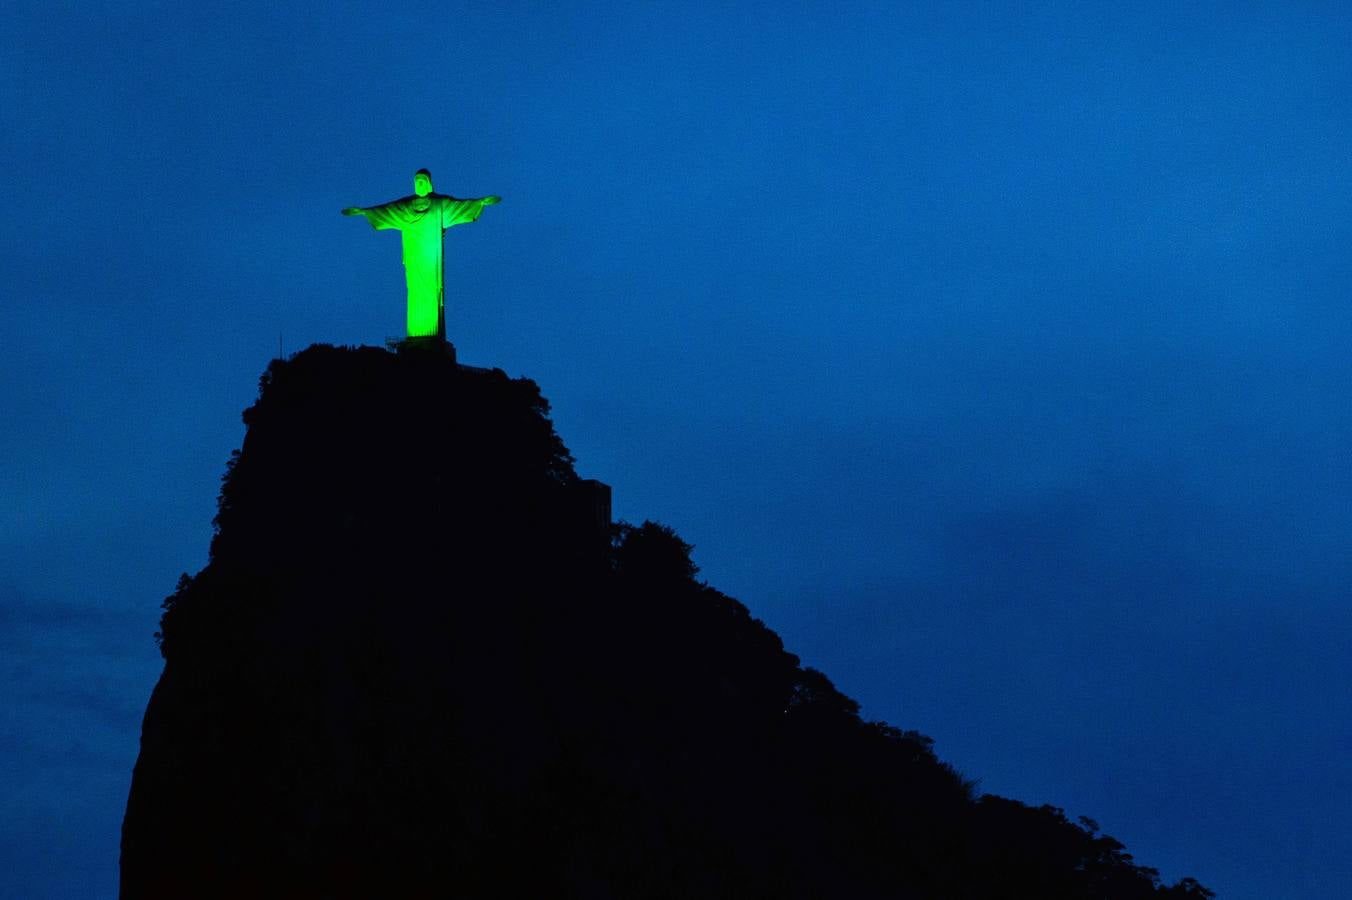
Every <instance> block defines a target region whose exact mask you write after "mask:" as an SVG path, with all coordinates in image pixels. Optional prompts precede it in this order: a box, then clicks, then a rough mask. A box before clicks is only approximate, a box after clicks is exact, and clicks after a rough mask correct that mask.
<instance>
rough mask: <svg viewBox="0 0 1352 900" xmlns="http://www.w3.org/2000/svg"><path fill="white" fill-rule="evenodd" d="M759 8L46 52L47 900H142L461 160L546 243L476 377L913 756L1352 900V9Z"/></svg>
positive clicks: (20, 784) (521, 227)
mask: <svg viewBox="0 0 1352 900" xmlns="http://www.w3.org/2000/svg"><path fill="white" fill-rule="evenodd" d="M718 5H719V6H725V7H726V8H725V10H724V11H722V12H718V13H710V12H708V11H707V9H706V8H705V7H704V6H703V5H701V4H665V3H661V4H648V3H632V2H618V3H614V4H578V5H576V6H574V5H571V4H563V5H556V4H544V3H539V4H525V5H520V6H512V5H509V4H495V5H494V9H493V10H492V11H489V10H487V9H485V8H477V7H471V8H461V7H460V5H459V4H454V3H446V2H439V3H432V4H425V5H412V6H407V7H400V6H399V4H395V3H390V2H382V3H372V2H348V3H334V4H328V5H325V7H320V6H314V7H311V6H309V5H303V6H297V7H295V8H293V9H285V8H282V7H281V6H279V4H277V3H275V2H267V3H253V2H249V3H242V4H240V3H237V4H224V5H220V6H219V7H217V6H216V5H207V6H209V7H212V8H200V9H189V8H187V7H186V6H181V5H179V4H169V3H143V4H135V3H95V2H89V0H85V2H80V3H68V4H67V3H52V2H42V3H36V2H29V0H19V2H18V3H17V5H16V4H12V3H11V4H9V5H7V6H6V12H5V16H4V18H5V25H4V27H3V34H2V35H0V173H3V175H0V184H2V185H3V188H4V190H3V196H4V198H5V206H6V215H4V216H3V219H0V292H3V302H0V348H3V352H0V367H3V370H2V371H0V413H2V414H3V416H2V418H0V422H2V423H3V426H2V427H0V498H3V502H2V503H0V784H3V785H4V788H3V790H0V820H3V821H4V822H5V827H4V828H3V829H0V895H4V896H10V897H25V898H32V900H53V898H63V900H65V898H85V897H94V896H110V895H111V894H113V893H114V891H115V889H116V876H117V842H118V837H119V835H118V829H119V826H120V822H121V817H122V813H123V806H124V804H125V801H126V792H127V788H128V785H129V782H130V775H131V767H132V763H133V761H134V759H135V755H136V752H137V741H138V737H139V727H140V715H141V712H142V711H143V710H144V706H145V702H146V700H147V699H148V697H149V692H150V689H151V686H152V685H153V683H154V680H155V678H156V677H157V676H158V673H159V669H160V659H159V656H158V653H157V651H156V648H155V645H154V642H153V640H152V639H151V634H152V632H153V631H154V630H155V625H156V620H157V617H158V613H159V610H158V606H159V602H160V600H161V599H162V598H163V597H164V596H165V595H166V594H167V593H168V592H169V591H171V590H172V589H173V586H174V583H175V581H176V579H177V577H178V575H179V573H180V572H183V571H196V570H197V569H198V568H200V567H201V566H202V565H203V564H204V563H205V561H206V549H207V542H208V540H209V538H210V534H211V529H210V519H211V516H212V514H213V512H214V504H215V496H216V491H217V488H218V484H219V478H220V476H221V474H222V473H223V471H224V465H225V462H226V460H227V458H228V457H229V454H230V451H231V449H233V448H235V447H237V446H238V445H239V443H240V440H241V438H242V435H243V426H242V424H241V422H240V418H239V414H240V411H241V410H242V409H243V408H244V407H245V406H247V405H248V404H249V403H251V402H252V399H253V397H254V395H255V391H256V386H257V379H258V376H259V374H260V373H261V372H262V370H263V369H264V368H265V366H266V365H267V362H268V360H269V359H270V358H271V357H273V356H274V355H276V353H277V350H278V344H279V337H280V341H281V342H282V344H283V346H284V347H285V349H286V351H287V352H294V351H296V350H298V349H300V348H302V347H304V346H306V345H307V344H309V343H312V342H316V341H323V342H330V343H338V344H361V343H368V344H369V343H379V342H381V341H382V340H383V338H384V337H385V336H387V335H396V334H399V333H400V330H401V329H402V326H403V275H402V271H401V269H400V265H399V241H398V238H397V236H395V235H393V234H392V233H380V234H376V233H373V232H372V231H371V230H370V228H369V227H367V226H366V225H365V224H364V223H363V222H361V221H359V220H351V219H345V218H343V217H341V216H340V215H339V214H338V211H339V209H340V208H342V207H344V206H349V205H356V204H360V205H370V204H374V203H377V202H381V201H384V200H388V199H392V198H394V197H397V196H401V195H403V194H407V193H409V192H410V191H411V188H412V181H411V177H412V173H413V170H414V169H416V168H418V167H419V166H427V167H428V168H430V169H431V170H432V172H433V174H434V176H435V180H436V187H437V189H438V190H439V191H442V192H445V193H451V194H456V195H459V196H480V195H483V194H487V193H497V194H501V195H502V196H503V198H504V200H503V203H502V204H501V205H500V206H497V207H494V208H491V209H489V210H487V211H486V212H485V213H484V216H483V218H482V219H480V221H479V222H478V223H476V224H474V225H471V226H468V227H464V228H457V229H455V230H454V231H452V232H450V233H449V234H448V235H447V270H448V279H450V282H451V283H450V284H449V285H448V292H447V298H448V327H449V331H450V335H451V338H452V340H454V341H455V342H456V344H457V346H458V347H459V350H460V356H461V359H462V360H463V361H465V362H469V363H473V364H478V365H489V366H500V367H501V368H503V369H505V370H506V371H507V372H508V373H509V374H513V375H527V376H530V377H532V378H534V379H536V380H537V381H538V382H539V383H540V385H541V386H542V388H543V390H544V392H545V394H546V396H548V397H549V398H550V400H551V401H552V402H553V404H554V411H555V416H554V418H555V422H556V425H557V427H558V429H559V431H560V433H561V434H562V436H563V438H564V440H565V441H566V442H567V443H568V445H569V447H570V448H571V449H572V451H573V453H574V454H575V456H576V457H577V460H578V469H579V471H580V472H581V473H582V474H583V475H585V476H590V477H597V478H601V479H603V480H605V481H607V482H609V483H611V484H612V485H613V486H614V489H615V498H616V513H617V515H619V516H621V517H623V518H626V519H629V520H631V521H636V522H637V521H642V520H643V519H644V518H653V519H657V520H660V521H662V522H664V523H666V524H669V525H672V526H673V527H675V528H676V529H677V531H678V532H679V533H680V534H681V535H682V536H683V537H684V538H685V539H687V540H689V541H691V542H693V543H694V544H695V545H696V551H695V559H696V562H697V563H699V564H700V566H701V567H702V570H703V571H702V575H703V577H706V578H708V579H709V581H710V582H711V583H712V584H714V585H715V586H717V587H719V588H721V589H723V590H725V591H727V592H728V593H731V594H733V595H734V596H736V597H738V598H739V599H740V600H742V601H743V602H744V603H746V604H747V605H748V606H749V607H750V608H751V610H752V612H753V613H754V614H755V615H757V616H758V617H760V618H762V619H764V620H765V621H766V623H767V624H769V625H770V626H771V627H772V628H774V629H775V630H777V631H778V632H779V633H780V634H781V635H782V636H783V637H784V639H785V643H786V644H787V645H788V647H789V649H790V650H793V651H794V652H797V653H798V654H799V655H801V656H802V657H803V660H804V662H805V663H806V664H808V665H812V666H815V667H818V668H820V669H822V670H823V671H825V672H826V673H827V674H828V675H830V676H831V677H832V678H833V680H834V681H835V682H836V684H837V685H838V686H839V687H840V688H841V689H842V690H844V691H845V692H846V693H848V694H850V695H851V696H854V697H856V698H857V699H859V700H860V701H861V703H862V704H863V706H864V711H865V714H866V715H868V716H871V717H876V718H882V719H885V720H887V721H889V722H891V723H893V724H896V725H898V726H901V727H904V728H915V729H918V730H920V731H923V732H925V733H926V734H929V735H932V736H933V737H934V738H935V739H936V741H937V749H938V751H939V753H940V755H941V756H942V757H943V758H944V759H946V760H948V761H950V762H952V763H953V764H954V765H955V766H957V767H958V769H959V770H961V771H962V772H963V773H964V774H965V775H967V776H969V777H973V778H979V779H981V784H982V787H983V788H984V789H986V790H989V791H992V792H994V793H999V794H1004V795H1007V796H1012V797H1015V798H1018V799H1021V800H1024V801H1026V802H1030V803H1043V802H1046V803H1052V804H1055V805H1057V806H1061V807H1064V808H1065V809H1066V810H1067V812H1068V813H1069V814H1070V815H1072V816H1075V815H1088V816H1091V817H1093V818H1094V819H1096V820H1097V821H1098V822H1099V823H1100V824H1101V825H1102V827H1103V829H1104V830H1105V831H1107V832H1108V833H1110V834H1112V835H1114V836H1116V837H1118V838H1119V839H1121V840H1122V841H1124V842H1125V843H1126V844H1127V847H1128V849H1129V850H1131V851H1132V852H1133V853H1134V854H1135V855H1136V858H1137V860H1138V861H1140V862H1141V863H1144V864H1146V865H1153V866H1157V867H1158V868H1160V869H1161V870H1162V873H1163V875H1164V876H1165V877H1166V878H1167V879H1169V880H1174V879H1177V878H1178V877H1181V876H1183V875H1187V874H1191V875H1194V876H1196V877H1197V878H1198V879H1200V880H1201V881H1202V882H1204V883H1205V884H1208V885H1209V886H1211V887H1212V888H1213V889H1215V890H1217V891H1218V892H1219V893H1220V895H1221V897H1222V898H1226V900H1229V898H1254V900H1257V898H1263V900H1272V898H1285V897H1292V898H1294V897H1307V896H1340V895H1348V894H1352V813H1349V810H1348V803H1347V798H1348V797H1349V796H1352V759H1350V758H1349V754H1348V748H1349V746H1352V708H1350V706H1349V696H1348V685H1349V683H1352V611H1349V605H1348V602H1347V601H1348V599H1349V596H1348V595H1349V587H1352V557H1349V554H1348V552H1347V550H1348V544H1349V536H1352V466H1349V454H1348V452H1347V447H1348V446H1349V443H1352V403H1350V402H1349V396H1352V354H1350V353H1349V345H1350V344H1352V307H1350V306H1349V303H1348V300H1349V293H1350V292H1349V289H1348V285H1349V280H1350V276H1352V253H1349V247H1352V178H1349V160H1352V100H1350V99H1349V98H1352V53H1349V47H1352V13H1349V12H1348V9H1347V7H1346V6H1341V8H1340V5H1337V4H1328V5H1321V4H1304V5H1301V6H1300V7H1299V8H1296V6H1295V5H1293V4H1285V3H1272V4H1266V5H1260V4H1248V3H1225V4H1199V3H1176V2H1169V3H1159V4H1129V5H1128V6H1130V9H1119V8H1117V7H1118V6H1119V4H1111V5H1109V4H1093V3H1090V4H1086V3H1069V2H1067V3H1048V4H1037V5H1034V4H1025V3H1010V4H986V3H972V4H958V3H954V4H927V5H921V6H915V7H911V6H905V7H903V6H902V5H901V4H890V3H888V4H877V5H872V4H870V5H860V4H846V5H840V4H835V3H826V2H822V3H803V4H799V3H789V4H783V3H776V4H764V5H760V4H747V3H739V4H731V5H724V4H718ZM485 6H486V5H485ZM710 6H713V4H710Z"/></svg>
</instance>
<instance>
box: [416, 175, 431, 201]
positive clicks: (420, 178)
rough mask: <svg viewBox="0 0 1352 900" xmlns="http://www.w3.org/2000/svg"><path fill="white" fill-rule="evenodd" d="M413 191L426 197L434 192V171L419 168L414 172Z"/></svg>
mask: <svg viewBox="0 0 1352 900" xmlns="http://www.w3.org/2000/svg"><path fill="white" fill-rule="evenodd" d="M413 192H414V193H415V194H417V195H418V196H419V197H426V196H427V195H428V194H430V193H432V173H431V172H429V171H427V170H426V169H419V170H418V171H416V172H414V173H413Z"/></svg>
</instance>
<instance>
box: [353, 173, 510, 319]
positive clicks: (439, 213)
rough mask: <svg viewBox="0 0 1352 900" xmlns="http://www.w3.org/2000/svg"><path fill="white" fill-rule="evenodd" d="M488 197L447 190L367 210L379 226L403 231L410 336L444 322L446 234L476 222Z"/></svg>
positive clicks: (370, 217) (365, 213)
mask: <svg viewBox="0 0 1352 900" xmlns="http://www.w3.org/2000/svg"><path fill="white" fill-rule="evenodd" d="M483 209H484V202H483V200H458V199H456V198H455V197H448V196H446V195H445V194H428V195H427V196H426V197H418V196H416V195H415V196H411V197H402V198H400V199H398V200H391V201H390V202H389V203H382V204H381V205H380V206H368V207H365V208H364V209H363V210H362V213H363V214H364V215H365V216H366V221H368V222H370V223H371V227H372V228H374V229H376V230H377V231H383V230H385V229H386V228H397V229H399V230H400V231H401V232H403V240H404V279H405V281H407V282H408V336H409V337H432V336H434V335H437V334H440V333H441V328H442V327H443V325H442V322H443V319H442V315H443V314H442V307H443V303H444V293H445V287H444V283H443V279H442V241H441V235H442V233H443V232H445V230H446V229H447V228H450V227H451V226H452V225H463V224H465V223H466V222H473V221H474V220H475V219H477V218H479V213H481V212H483Z"/></svg>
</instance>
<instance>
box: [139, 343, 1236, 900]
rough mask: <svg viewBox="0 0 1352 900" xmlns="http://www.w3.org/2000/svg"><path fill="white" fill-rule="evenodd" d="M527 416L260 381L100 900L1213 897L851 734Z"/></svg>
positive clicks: (721, 598)
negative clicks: (1167, 881) (113, 895)
mask: <svg viewBox="0 0 1352 900" xmlns="http://www.w3.org/2000/svg"><path fill="white" fill-rule="evenodd" d="M548 412H549V407H548V404H547V403H546V402H545V400H544V399H543V398H542V397H541V395H540V391H539V389H538V387H537V386H536V385H535V384H534V383H533V382H531V381H529V380H526V379H510V378H508V377H507V376H506V375H505V374H504V373H503V372H501V371H499V370H493V371H487V370H480V369H471V368H468V367H462V366H458V365H456V363H455V362H454V360H453V359H452V358H450V357H448V356H443V355H440V354H437V353H433V352H427V351H421V352H417V351H412V350H410V351H409V352H400V353H391V352H387V351H384V350H380V349H374V348H359V349H345V348H335V347H327V346H314V347H311V348H309V349H307V350H305V351H303V352H301V353H299V354H297V355H295V356H294V357H292V358H290V359H289V360H285V361H282V360H276V361H274V362H273V363H272V364H271V365H270V366H269V368H268V370H267V372H266V373H265V375H264V376H263V378H262V383H261V389H260V394H259V399H258V401H257V402H256V403H255V404H254V405H253V406H252V407H251V408H250V409H248V410H247V411H246V412H245V414H244V420H245V423H246V425H247V426H248V431H247V434H246V437H245V440H244V444H243V447H242V449H241V450H240V451H239V452H238V453H237V454H236V455H235V456H234V457H233V458H232V459H231V461H230V463H229V466H228V468H227V471H226V474H225V477H224V480H223V484H222V488H221V495H220V503H219V512H218V514H217V517H216V520H215V526H216V530H215V535H214V537H213V539H212V543H211V554H210V561H209V563H208V564H207V566H206V567H205V568H204V569H202V571H200V572H198V573H197V574H196V575H193V576H187V575H185V576H184V577H183V578H182V579H181V580H180V582H179V585H178V588H177V590H175V591H174V593H173V594H172V595H171V596H170V597H169V598H168V599H167V600H165V602H164V615H163V619H162V625H161V631H160V633H159V635H158V638H159V640H160V642H161V643H160V646H161V650H162V652H163V655H164V659H165V667H164V673H163V675H162V676H161V678H160V680H159V682H158V684H157V685H156V687H155V690H154V693H153V694H152V696H151V699H150V703H149V706H148V708H147V710H146V715H145V722H144V727H143V733H142V739H141V753H140V757H139V759H138V760H137V763H136V769H135V773H134V776H133V782H132V788H131V794H130V797H129V799H128V803H127V813H126V818H125V821H124V824H123V832H122V884H121V896H122V898H123V900H150V898H186V897H191V898H203V900H211V898H227V897H230V898H237V897H266V898H271V897H276V898H283V897H285V898H292V900H296V898H315V900H319V898H358V897H361V898H370V897H394V896H401V897H428V896H443V897H465V898H515V897H523V898H524V897H554V898H615V900H620V898H625V900H631V898H701V900H712V898H729V900H732V898H738V900H743V898H761V897H764V898H770V897H774V898H875V897H876V898H911V897H915V898H921V897H923V898H938V897H943V898H994V897H1002V898H1004V897H1038V898H1114V900H1115V898H1146V897H1174V898H1176V897H1196V898H1201V897H1209V896H1211V893H1210V892H1209V891H1207V890H1206V889H1205V888H1203V887H1201V886H1200V885H1198V884H1196V883H1195V882H1193V881H1191V880H1190V879H1185V880H1184V881H1183V882H1180V883H1179V884H1177V885H1173V886H1169V887H1164V886H1161V885H1160V884H1159V882H1158V878H1157V876H1156V873H1155V872H1154V871H1153V870H1151V869H1148V868H1144V867H1140V866H1137V865H1136V864H1135V863H1134V862H1133V861H1132V859H1131V857H1130V856H1129V855H1127V854H1126V853H1125V852H1124V849H1123V847H1122V846H1121V845H1120V844H1119V843H1118V842H1116V841H1114V840H1113V839H1112V838H1110V837H1108V836H1106V835H1103V834H1100V833H1099V832H1098V829H1097V826H1094V825H1093V823H1092V822H1089V821H1088V820H1081V821H1080V823H1073V822H1070V821H1068V820H1067V819H1066V817H1065V816H1064V815H1063V814H1062V812H1061V811H1060V810H1057V809H1054V808H1051V807H1042V808H1032V807H1028V806H1025V805H1023V804H1021V803H1018V802H1016V801H1013V800H1007V799H1002V798H998V797H992V796H989V795H985V796H978V795H977V794H976V792H975V791H974V789H973V785H972V783H971V782H969V781H967V780H965V779H964V778H962V777H961V776H960V775H959V774H958V773H957V772H955V771H954V770H953V769H952V768H951V767H950V766H948V765H947V764H945V763H943V762H942V761H940V760H939V759H938V758H937V757H936V755H935V754H934V752H933V749H932V746H931V742H930V740H929V739H928V738H926V737H924V736H923V735H920V734H917V733H915V732H911V731H903V730H900V729H897V728H894V727H891V726H888V725H885V724H882V723H878V722H866V721H863V720H861V718H860V716H859V707H858V704H856V703H855V702H854V701H852V700H850V699H849V698H848V697H846V696H844V695H842V694H841V693H840V692H839V691H837V690H836V689H835V688H834V687H833V686H832V684H831V682H830V681H829V679H828V678H827V677H826V676H825V675H823V674H822V673H820V672H817V671H815V670H813V669H810V668H804V667H802V666H800V665H799V661H798V659H797V657H795V656H793V655H792V654H791V653H788V652H786V651H785V649H784V647H783V645H782V643H781V641H780V639H779V638H778V636H776V635H775V633H774V632H773V631H771V630H770V629H769V628H767V627H766V626H765V625H764V624H763V623H761V622H760V621H758V620H757V619H755V618H753V617H752V616H751V614H750V613H749V612H748V611H747V609H746V607H744V606H743V605H742V604H740V603H738V602H737V601H735V600H733V599H731V598H729V597H727V596H725V595H724V594H722V593H720V592H719V591H718V590H716V589H715V588H713V587H711V586H709V585H707V584H705V583H702V582H700V581H699V580H698V579H697V577H696V575H697V570H696V568H695V566H694V565H693V563H692V562H691V560H690V547H689V546H688V545H687V544H685V543H684V542H682V541H681V539H680V538H679V537H678V536H677V535H676V534H675V533H674V532H673V531H671V530H670V529H669V528H666V527H663V526H660V525H656V524H653V523H651V522H645V523H644V524H642V525H638V526H634V525H628V524H623V523H621V524H619V525H611V523H610V521H609V519H610V516H609V502H608V489H606V488H605V486H604V485H600V484H599V483H597V482H593V481H586V480H583V479H580V478H579V477H578V475H577V474H576V472H575V470H574V467H573V460H572V458H571V456H570V455H569V453H568V450H567V448H566V447H565V446H564V444H563V442H562V441H561V440H560V439H559V437H558V436H557V435H556V434H555V432H554V429H553V426H552V425H551V423H550V421H549V418H548Z"/></svg>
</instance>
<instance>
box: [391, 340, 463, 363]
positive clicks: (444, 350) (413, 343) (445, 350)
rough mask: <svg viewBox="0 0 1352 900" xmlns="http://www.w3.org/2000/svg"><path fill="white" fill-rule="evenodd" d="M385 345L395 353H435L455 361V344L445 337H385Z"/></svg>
mask: <svg viewBox="0 0 1352 900" xmlns="http://www.w3.org/2000/svg"><path fill="white" fill-rule="evenodd" d="M385 346H386V347H387V348H389V349H390V350H393V351H394V352H395V353H435V354H437V355H438V356H447V357H450V360H451V362H455V344H452V343H451V342H450V341H448V340H446V339H445V338H443V337H439V336H437V335H432V336H431V337H405V338H385Z"/></svg>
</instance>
